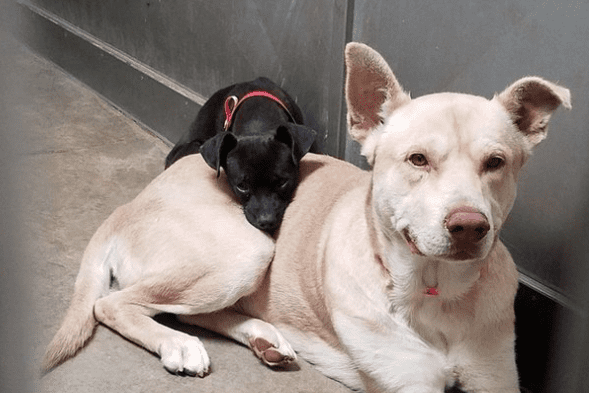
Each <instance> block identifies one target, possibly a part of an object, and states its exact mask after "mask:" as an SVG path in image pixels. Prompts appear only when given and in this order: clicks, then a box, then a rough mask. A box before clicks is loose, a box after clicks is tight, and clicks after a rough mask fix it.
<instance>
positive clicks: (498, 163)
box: [485, 156, 505, 171]
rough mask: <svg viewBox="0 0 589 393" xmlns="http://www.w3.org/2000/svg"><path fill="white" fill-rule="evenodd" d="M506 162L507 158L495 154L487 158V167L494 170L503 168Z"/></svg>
mask: <svg viewBox="0 0 589 393" xmlns="http://www.w3.org/2000/svg"><path fill="white" fill-rule="evenodd" d="M504 163H505V160H504V159H503V158H501V157H497V156H494V157H491V158H489V159H488V160H487V162H486V163H485V167H486V169H487V170H488V171H493V170H496V169H499V168H501V167H502V166H503V164H504Z"/></svg>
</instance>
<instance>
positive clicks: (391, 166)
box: [346, 43, 570, 261]
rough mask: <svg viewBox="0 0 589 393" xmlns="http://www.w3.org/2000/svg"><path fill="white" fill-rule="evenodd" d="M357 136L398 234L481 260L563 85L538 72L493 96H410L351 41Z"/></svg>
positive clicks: (350, 94)
mask: <svg viewBox="0 0 589 393" xmlns="http://www.w3.org/2000/svg"><path fill="white" fill-rule="evenodd" d="M346 71H347V73H346V74H347V75H346V101H347V105H348V127H349V132H350V135H351V136H352V138H354V139H355V140H357V141H358V142H360V143H361V144H362V154H363V155H364V156H365V157H366V158H367V160H368V162H369V164H370V165H372V167H373V206H374V211H375V214H376V216H377V219H378V222H379V224H380V226H381V228H382V229H383V231H384V232H385V233H386V234H387V236H389V237H391V238H392V239H397V240H399V239H401V238H402V239H403V240H404V241H405V243H406V246H407V247H408V249H409V250H410V251H411V252H412V253H413V254H419V255H424V256H431V257H436V258H441V259H445V260H454V261H468V260H473V259H481V258H484V257H485V256H486V255H487V254H488V253H489V251H490V250H491V248H492V246H493V243H494V242H495V240H496V239H497V235H498V232H499V229H500V228H501V226H502V225H503V223H504V222H505V219H506V218H507V215H508V214H509V211H510V210H511V207H512V206H513V202H514V200H515V195H516V181H517V176H518V172H519V170H520V168H521V167H522V165H523V164H524V162H525V161H526V159H527V158H528V156H529V154H530V153H531V150H532V148H533V147H534V146H535V145H536V144H537V143H538V142H540V141H541V140H542V139H544V138H545V136H546V128H547V124H548V120H549V118H550V115H551V114H552V112H553V111H554V110H555V109H556V108H557V107H558V106H559V105H561V104H562V105H564V106H565V107H567V108H570V93H569V91H568V90H567V89H565V88H563V87H561V86H558V85H555V84H553V83H550V82H548V81H545V80H543V79H541V78H538V77H527V78H523V79H520V80H518V81H516V82H515V83H514V84H512V85H511V86H509V87H508V88H507V89H505V90H504V91H503V92H502V93H500V94H498V95H496V96H495V97H494V98H493V99H491V100H487V99H485V98H482V97H477V96H472V95H467V94H457V93H439V94H431V95H426V96H423V97H419V98H417V99H411V98H410V97H409V95H408V94H407V93H405V92H404V91H403V89H402V87H401V86H400V85H399V83H398V82H397V80H396V78H395V76H394V75H393V73H392V71H391V69H390V68H389V66H388V65H387V63H386V62H385V60H384V59H383V58H382V57H381V56H380V55H379V54H378V53H377V52H375V51H374V50H373V49H371V48H369V47H368V46H366V45H364V44H359V43H350V44H348V45H347V47H346Z"/></svg>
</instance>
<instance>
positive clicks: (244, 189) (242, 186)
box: [235, 183, 250, 194]
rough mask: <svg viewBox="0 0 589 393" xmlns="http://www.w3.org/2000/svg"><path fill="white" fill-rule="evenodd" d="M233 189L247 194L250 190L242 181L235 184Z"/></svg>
mask: <svg viewBox="0 0 589 393" xmlns="http://www.w3.org/2000/svg"><path fill="white" fill-rule="evenodd" d="M235 189H236V190H237V191H239V192H240V193H242V194H247V193H249V192H250V188H249V187H248V186H247V184H243V183H240V184H238V185H236V186H235Z"/></svg>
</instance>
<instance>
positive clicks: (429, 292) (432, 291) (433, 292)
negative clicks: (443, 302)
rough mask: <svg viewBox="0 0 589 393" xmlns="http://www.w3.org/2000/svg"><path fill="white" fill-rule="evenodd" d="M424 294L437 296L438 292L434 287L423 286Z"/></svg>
mask: <svg viewBox="0 0 589 393" xmlns="http://www.w3.org/2000/svg"><path fill="white" fill-rule="evenodd" d="M424 293H425V296H432V297H433V296H438V295H439V294H440V293H439V292H438V288H436V287H429V288H425V292H424Z"/></svg>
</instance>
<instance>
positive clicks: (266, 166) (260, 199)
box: [166, 78, 316, 234]
mask: <svg viewBox="0 0 589 393" xmlns="http://www.w3.org/2000/svg"><path fill="white" fill-rule="evenodd" d="M315 137H316V132H315V131H314V130H312V129H311V128H309V127H306V126H304V125H303V115H302V113H301V110H300V108H299V107H298V106H297V105H296V103H295V102H294V100H293V99H292V98H291V97H290V96H289V95H288V94H287V93H286V91H284V90H283V89H281V88H280V87H279V86H278V85H276V84H275V83H274V82H272V81H271V80H269V79H267V78H258V79H256V80H254V81H251V82H245V83H238V84H235V85H232V86H229V87H226V88H224V89H221V90H219V91H218V92H216V93H215V94H213V96H212V97H211V98H210V99H209V100H208V101H207V102H206V103H205V104H204V105H203V107H202V108H201V110H200V111H199V113H198V115H197V117H196V119H195V120H194V122H193V123H192V125H191V126H190V130H189V131H188V133H186V134H185V135H183V136H182V138H181V139H180V141H179V142H178V143H177V144H176V146H174V148H173V149H172V151H170V153H169V154H168V156H167V157H166V168H168V167H169V166H170V165H172V164H173V163H174V162H176V161H177V160H179V159H180V158H182V157H184V156H186V155H189V154H195V153H199V152H200V153H201V154H202V156H203V158H204V160H205V161H206V162H207V164H209V166H211V167H212V168H213V169H216V170H217V176H218V175H219V174H220V170H221V168H223V169H224V170H225V173H226V174H227V179H228V180H229V184H230V185H231V188H232V189H233V192H234V193H235V194H236V195H237V196H238V198H239V200H240V201H241V203H242V204H243V206H244V211H245V216H246V218H247V220H248V221H249V222H250V223H251V224H252V225H253V226H255V227H256V228H258V229H261V230H263V231H266V232H268V233H270V234H272V233H273V232H274V231H275V230H276V229H277V228H278V227H279V226H280V223H281V222H282V216H283V214H284V211H285V210H286V207H287V206H288V204H289V203H290V200H291V198H292V195H293V193H294V191H295V189H296V186H297V184H298V167H299V161H300V160H301V158H302V157H303V156H304V155H305V154H306V153H307V152H308V151H309V149H310V148H311V145H313V142H314V141H315Z"/></svg>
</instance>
